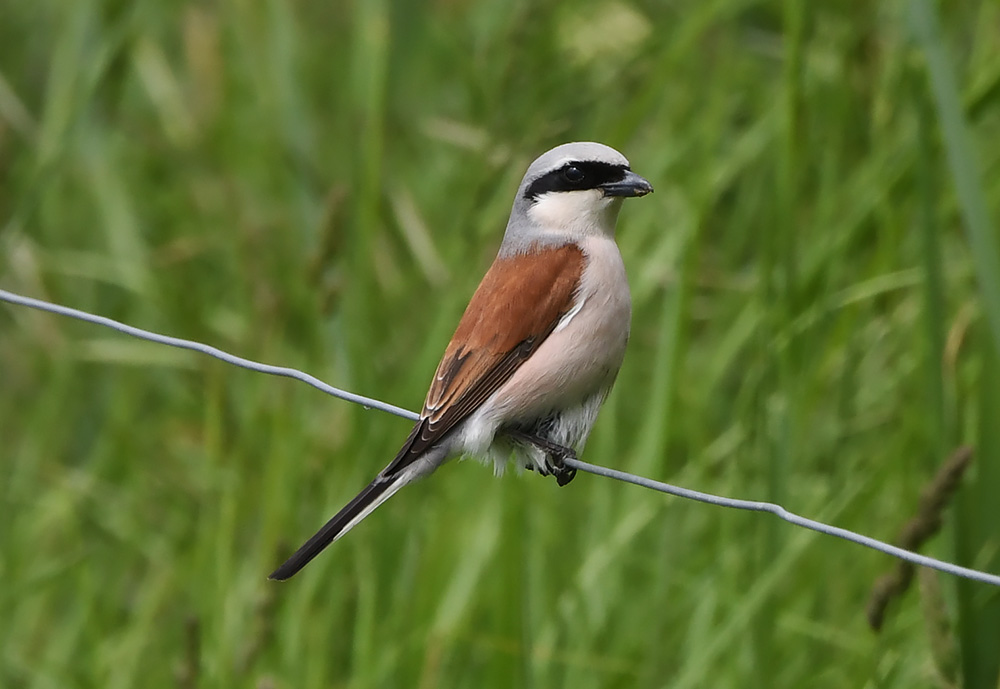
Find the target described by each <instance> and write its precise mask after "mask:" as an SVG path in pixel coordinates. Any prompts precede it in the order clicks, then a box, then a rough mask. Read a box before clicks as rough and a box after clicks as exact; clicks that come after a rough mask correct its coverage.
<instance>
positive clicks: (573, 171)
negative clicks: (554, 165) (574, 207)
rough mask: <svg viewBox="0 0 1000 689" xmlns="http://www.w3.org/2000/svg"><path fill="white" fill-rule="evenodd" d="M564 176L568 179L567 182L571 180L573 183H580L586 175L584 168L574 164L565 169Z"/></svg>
mask: <svg viewBox="0 0 1000 689" xmlns="http://www.w3.org/2000/svg"><path fill="white" fill-rule="evenodd" d="M563 177H564V178H565V179H566V181H567V182H570V183H571V184H579V183H580V182H582V181H583V178H584V177H585V175H584V174H583V170H581V169H580V168H578V167H576V166H574V165H570V166H569V167H567V168H566V169H565V170H563Z"/></svg>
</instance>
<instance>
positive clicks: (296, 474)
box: [0, 0, 1000, 689]
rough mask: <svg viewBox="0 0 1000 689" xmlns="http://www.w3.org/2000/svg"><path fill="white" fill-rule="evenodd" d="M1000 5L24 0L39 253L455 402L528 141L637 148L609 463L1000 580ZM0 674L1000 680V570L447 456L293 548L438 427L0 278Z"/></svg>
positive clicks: (51, 290)
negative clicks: (900, 554) (449, 348)
mask: <svg viewBox="0 0 1000 689" xmlns="http://www.w3.org/2000/svg"><path fill="white" fill-rule="evenodd" d="M998 44H1000V5H998V4H997V3H996V2H991V1H989V0H949V1H948V2H946V3H940V7H937V6H936V5H935V4H934V3H933V2H932V1H931V0H913V1H912V2H905V1H903V0H897V1H894V2H893V1H890V0H884V1H881V2H872V1H870V0H841V1H840V2H796V1H795V0H788V1H786V2H777V1H765V0H760V1H758V2H750V1H747V0H675V1H673V2H669V3H668V2H655V1H653V0H634V1H633V2H630V1H628V0H605V1H603V2H597V1H590V0H586V1H578V2H562V3H535V2H526V1H522V2H514V3H511V2H506V1H504V0H485V1H483V2H476V3H472V2H436V3H403V2H400V3H389V2H387V1H385V0H371V1H369V0H364V1H362V0H357V1H356V2H353V3H349V2H332V3H330V2H318V1H305V0H303V1H300V2H295V3H292V2H284V1H282V0H272V1H271V2H260V3H250V2H229V3H218V2H202V3H193V2H191V3H184V2H177V1H175V2H162V1H160V0H134V1H132V2H124V1H122V0H104V1H99V0H74V1H73V2H57V1H55V0H35V1H34V2H7V3H5V4H4V5H3V7H2V8H0V286H2V287H3V288H4V289H9V290H12V291H16V292H20V293H25V294H30V295H33V296H39V297H42V298H46V299H50V300H53V301H56V302H59V303H62V304H66V305H69V306H73V307H77V308H82V309H86V310H89V311H93V312H96V313H99V314H102V315H106V316H110V317H112V318H116V319H119V320H122V321H125V322H127V323H130V324H133V325H137V326H139V327H144V328H149V329H152V330H156V331H158V332H163V333H166V334H171V335H175V336H179V337H186V338H192V339H197V340H200V341H204V342H208V343H210V344H214V345H216V346H218V347H220V348H223V349H226V350H228V351H232V352H235V353H238V354H240V355H242V356H246V357H250V358H255V359H258V360H263V361H267V362H270V363H277V364H284V365H290V366H296V367H299V368H302V369H304V370H307V371H309V372H311V373H313V374H315V375H317V376H318V377H320V378H322V379H324V380H326V381H329V382H331V383H333V384H335V385H339V386H342V387H344V388H347V389H349V390H352V391H355V392H358V393H361V394H366V395H371V396H375V397H378V398H380V399H384V400H386V401H390V402H393V403H396V404H400V405H402V406H407V407H409V408H417V407H418V406H419V405H420V403H421V401H422V399H423V394H424V392H425V390H426V386H427V383H428V381H429V378H430V376H431V372H432V371H433V369H434V366H435V365H436V363H437V359H438V356H439V355H440V352H441V351H442V349H443V347H444V344H445V343H446V342H447V340H448V338H449V336H450V334H451V331H452V329H453V328H454V326H455V323H456V322H457V319H458V317H459V315H460V314H461V311H462V309H463V307H464V305H465V303H466V301H467V300H468V298H469V296H470V295H471V293H472V291H473V289H474V288H475V286H476V284H477V282H478V280H479V278H480V277H481V275H482V273H483V272H484V270H485V269H486V267H487V265H488V264H489V261H490V260H491V258H492V254H493V252H494V251H495V249H496V247H497V245H498V243H499V241H500V236H501V233H502V230H503V225H504V222H505V220H506V217H507V212H508V209H509V205H510V203H511V199H512V196H513V192H514V190H515V188H516V185H517V182H518V180H519V178H520V176H521V175H522V173H523V171H524V168H525V167H526V165H527V163H528V162H529V161H530V160H531V159H532V158H533V157H534V156H535V155H537V154H538V153H540V152H541V151H543V150H545V149H547V148H548V147H550V146H552V145H554V144H557V143H560V142H563V141H569V140H581V139H584V140H598V141H602V142H605V143H608V144H610V145H612V146H615V147H616V148H619V149H620V150H622V151H623V152H624V153H625V154H626V155H628V156H629V158H630V159H631V161H632V164H633V168H634V169H635V170H636V171H638V172H640V173H641V174H643V175H644V176H646V177H647V178H648V179H650V180H651V181H652V183H653V185H654V186H655V188H656V193H655V194H654V195H653V196H651V197H648V198H645V199H641V200H638V201H634V202H630V203H628V204H627V207H626V208H625V210H624V212H623V214H622V221H621V223H620V226H619V239H620V245H621V247H622V252H623V255H624V257H625V262H626V265H627V266H628V269H629V273H630V280H631V284H632V289H633V298H634V307H635V308H634V323H633V331H632V341H631V344H630V349H629V353H628V356H627V358H626V362H625V366H624V369H623V371H622V373H621V376H620V378H619V381H618V384H617V386H616V388H615V390H614V392H613V394H612V396H611V398H610V400H609V402H608V404H607V406H606V407H605V409H604V411H603V413H602V416H601V418H600V420H599V422H598V426H597V428H596V430H595V432H594V434H593V436H592V439H591V442H590V445H589V447H588V448H587V452H586V453H585V455H584V459H586V460H588V461H591V462H595V463H599V464H607V465H610V466H613V467H617V468H622V469H625V470H629V471H633V472H636V473H640V474H643V475H646V476H650V477H655V478H659V479H662V480H666V481H670V482H672V483H676V484H680V485H684V486H689V487H692V488H697V489H701V490H706V491H710V492H716V493H720V494H725V495H731V496H737V497H745V498H753V499H766V500H772V501H777V502H780V503H782V504H784V505H785V506H786V507H788V508H789V509H791V510H793V511H796V512H799V513H801V514H804V515H808V516H811V517H814V518H817V519H821V520H824V521H827V522H831V523H835V524H837V525H840V526H844V527H847V528H851V529H854V530H857V531H860V532H863V533H866V534H869V535H872V536H875V537H878V538H883V539H892V538H894V537H895V535H896V533H897V531H898V530H899V529H900V528H901V526H902V525H903V524H904V523H905V522H906V520H907V519H909V518H910V517H911V516H912V515H913V514H914V513H915V512H916V511H917V506H918V501H919V497H920V493H921V489H922V487H923V486H924V485H925V484H926V483H927V482H929V481H930V480H931V479H932V477H933V476H934V474H935V472H936V471H937V469H938V467H939V466H940V465H941V463H942V462H943V461H944V459H945V458H946V457H947V456H948V455H949V454H950V452H951V451H952V450H954V449H955V448H956V447H958V446H959V445H962V444H970V445H972V446H974V448H975V456H974V459H973V461H972V463H971V466H970V468H969V470H968V472H967V474H966V475H965V477H964V479H963V481H962V485H961V487H960V489H959V491H958V493H957V494H956V496H955V499H954V501H953V503H952V504H951V506H950V507H949V509H948V511H947V512H946V514H945V527H944V529H943V531H942V532H941V534H940V535H939V536H938V537H937V538H936V539H935V540H933V541H932V542H931V543H929V544H928V545H927V546H926V550H927V552H928V553H931V554H934V555H936V556H939V557H944V558H947V559H950V560H953V561H957V562H959V563H962V564H966V565H970V566H975V567H978V568H982V569H989V570H991V571H994V572H997V571H1000V506H998V501H997V499H996V495H997V494H998V493H1000V423H998V420H1000V287H998V284H1000V269H998V267H997V266H998V262H1000V251H998V248H997V245H998V239H1000V238H998V234H997V230H996V225H995V224H994V223H995V220H996V218H998V217H1000V215H998V213H1000V207H998V206H1000V52H998V51H997V45H998ZM0 381H2V387H0V514H2V518H0V620H2V621H3V622H2V623H0V685H2V686H4V687H10V688H20V687H25V688H27V687H31V688H35V687H39V688H41V687H102V688H108V689H116V688H119V687H161V686H162V687H166V686H179V687H240V686H248V687H260V688H262V689H263V688H265V687H279V688H282V687H288V688H292V687H294V688H311V687H352V688H358V689H360V688H363V687H453V686H454V687H459V686H463V687H464V686H469V687H514V686H518V687H539V688H541V687H573V688H574V689H578V688H587V687H602V688H603V687H673V688H675V689H680V688H685V687H723V688H724V687H740V688H742V687H747V686H751V687H753V686H761V687H805V686H808V687H820V688H824V687H829V688H831V689H833V688H837V689H840V688H841V687H862V686H866V687H892V688H894V687H899V688H903V687H905V688H907V689H910V688H913V687H948V686H957V685H960V686H967V687H975V688H977V689H978V688H981V687H989V688H991V689H995V688H996V687H997V683H998V674H1000V673H998V664H1000V592H998V591H997V590H995V589H991V588H989V587H986V586H983V585H979V584H971V583H967V582H960V581H956V580H954V579H951V578H948V577H943V576H940V575H937V574H926V573H924V574H923V575H922V576H921V577H920V578H919V584H920V585H919V587H915V588H914V590H911V591H910V592H909V593H908V594H907V595H906V596H904V597H902V598H900V599H898V600H896V601H894V602H893V603H892V604H891V606H890V608H889V610H888V613H887V617H886V620H885V624H884V627H883V629H882V631H881V633H878V634H876V633H874V632H872V631H871V630H870V629H869V628H868V626H867V623H866V620H865V605H866V601H867V598H868V593H869V590H870V588H871V587H872V585H873V582H874V581H875V579H876V578H877V577H878V576H879V575H880V574H881V573H883V572H884V571H886V570H887V569H889V568H890V567H891V566H892V564H893V563H892V562H891V561H890V559H889V558H887V557H885V556H883V555H880V554H878V553H875V552H873V551H869V550H866V549H862V548H859V547H858V546H854V545H850V544H847V543H844V542H841V541H838V540H835V539H831V538H827V537H822V536H819V535H816V534H813V533H810V532H806V531H803V530H801V529H796V528H794V527H791V526H789V525H787V524H784V523H782V522H780V521H777V520H775V519H773V518H771V517H768V516H767V515H760V514H744V513H732V512H729V511H724V510H720V509H716V508H712V507H708V506H705V505H701V504H696V503H691V502H686V501H682V500H679V499H675V498H669V497H666V496H663V495H660V494H656V493H653V492H651V491H644V490H641V489H638V488H636V487H632V486H627V485H623V484H618V483H616V482H613V481H609V480H606V479H600V478H597V477H592V476H587V475H580V476H578V477H577V478H576V480H575V481H574V482H573V483H572V484H571V485H570V486H569V487H567V488H562V489H560V488H558V487H557V486H556V484H555V482H554V481H551V480H543V479H541V478H540V477H538V476H535V475H530V474H528V475H524V476H516V475H514V474H510V473H509V474H507V475H506V476H504V477H503V478H501V479H494V478H493V477H492V476H491V475H490V472H489V470H487V469H485V468H484V467H482V466H480V465H479V464H477V463H475V462H461V463H454V464H452V465H449V466H447V467H445V468H444V469H442V470H441V471H439V472H438V474H437V475H436V476H435V477H434V478H433V479H432V480H428V481H426V482H424V483H422V484H420V485H418V486H414V487H411V488H409V489H407V490H404V491H402V492H401V493H400V494H399V495H398V496H397V497H395V498H394V499H393V500H391V501H390V502H389V503H387V504H386V505H385V506H384V507H382V508H380V509H379V510H378V512H376V513H375V514H374V515H373V516H372V517H371V518H370V519H368V520H367V521H366V522H365V523H364V524H363V525H362V526H360V527H359V528H358V529H356V530H355V531H354V532H352V533H351V535H350V536H349V537H348V538H346V539H344V540H343V541H341V542H339V543H337V544H336V545H335V546H334V547H333V548H331V549H330V550H329V551H327V552H326V553H324V554H323V555H322V556H321V557H320V558H319V559H317V560H316V561H315V562H314V563H313V564H312V565H310V566H309V567H308V568H307V569H306V570H305V571H304V572H303V573H302V574H301V575H300V576H298V577H296V578H295V579H293V580H292V581H290V582H288V583H286V584H276V583H274V582H268V581H267V580H266V575H267V574H268V572H270V571H271V570H272V569H273V567H274V566H276V565H277V564H279V563H280V562H281V561H282V559H283V558H284V556H286V555H287V554H288V553H289V552H290V551H291V549H292V548H294V547H296V546H297V545H299V543H300V542H301V541H302V540H303V539H304V538H305V537H307V536H308V535H310V534H311V533H312V532H313V530H314V529H315V528H317V527H318V526H319V525H320V524H321V523H322V522H323V521H324V520H325V519H326V518H327V517H328V516H329V515H330V514H332V512H333V511H334V510H335V509H337V508H338V507H340V506H341V505H342V504H343V503H344V502H345V501H346V500H348V499H349V498H350V497H352V496H353V495H354V493H355V492H356V491H357V490H359V489H360V488H361V487H362V486H363V485H364V484H365V483H366V482H367V481H368V480H369V479H370V478H371V476H373V475H374V474H375V473H376V472H377V471H378V470H379V469H381V468H382V466H384V465H385V464H386V463H387V462H388V460H389V459H390V458H391V456H392V455H393V453H394V451H395V450H396V448H397V445H398V444H399V443H400V442H401V441H402V440H403V438H404V437H405V436H406V433H407V431H408V424H407V423H406V422H405V421H402V420H400V419H397V418H394V417H391V416H387V415H384V414H381V413H377V412H372V411H366V410H364V409H362V408H359V407H355V406H352V405H349V404H347V403H344V402H341V401H337V400H334V399H330V398H327V397H325V396H323V395H322V394H320V393H318V392H316V391H315V390H313V389H311V388H308V387H306V386H303V385H301V384H299V383H296V382H294V381H290V380H285V379H277V378H271V377H266V376H262V375H256V374H252V373H249V372H246V371H242V370H237V369H233V368H231V367H228V366H226V365H224V364H222V363H220V362H217V361H214V360H209V359H207V358H205V357H201V356H196V355H193V354H190V353H185V352H179V351H172V350H168V349H165V348H162V347H158V346H154V345H151V344H147V343H142V342H138V341H133V340H130V339H127V338H124V337H122V336H119V335H117V334H115V333H112V332H110V331H106V330H103V329H100V328H96V327H94V326H88V325H85V324H81V323H77V322H73V321H69V320H66V319H60V318H56V317H53V316H48V315H45V314H41V313H36V312H32V311H30V310H27V309H24V308H17V307H12V306H7V305H4V306H3V307H2V308H0Z"/></svg>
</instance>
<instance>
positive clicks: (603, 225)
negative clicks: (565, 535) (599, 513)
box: [269, 142, 653, 581]
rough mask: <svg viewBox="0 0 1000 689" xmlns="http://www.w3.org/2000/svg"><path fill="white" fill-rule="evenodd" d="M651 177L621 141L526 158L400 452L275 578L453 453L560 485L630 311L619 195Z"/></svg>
mask: <svg viewBox="0 0 1000 689" xmlns="http://www.w3.org/2000/svg"><path fill="white" fill-rule="evenodd" d="M652 191H653V187H652V185H651V184H650V183H649V182H648V181H647V180H646V179H644V178H643V177H641V176H639V175H638V174H636V173H634V172H632V170H631V167H630V165H629V162H628V160H627V159H626V158H625V156H624V155H622V154H621V153H619V152H618V151H616V150H615V149H613V148H611V147H609V146H605V145H603V144H599V143H594V142H574V143H566V144H562V145H560V146H556V147H555V148H553V149H551V150H549V151H547V152H545V153H543V154H542V155H541V156H539V157H538V158H537V159H536V160H535V161H534V162H533V163H531V165H529V166H528V169H527V172H526V173H525V175H524V178H523V179H522V180H521V184H520V186H519V187H518V190H517V194H516V196H515V198H514V204H513V207H512V208H511V212H510V218H509V220H508V221H507V229H506V231H505V232H504V236H503V240H502V242H501V244H500V248H499V251H498V253H497V256H496V259H495V260H494V261H493V264H492V265H491V266H490V268H489V270H488V271H487V272H486V275H485V276H484V277H483V280H482V282H481V283H480V285H479V287H478V288H477V289H476V291H475V293H474V294H473V296H472V299H471V300H470V301H469V305H468V307H467V308H466V309H465V313H464V314H463V315H462V318H461V319H460V321H459V323H458V327H457V329H456V330H455V334H454V335H453V336H452V339H451V341H450V342H449V343H448V346H447V348H446V349H445V352H444V356H443V357H442V358H441V362H440V364H439V365H438V367H437V371H436V372H435V374H434V377H433V379H432V381H431V385H430V389H429V391H428V393H427V398H426V400H425V402H424V406H423V410H422V412H421V414H420V417H419V419H418V420H417V421H416V423H415V425H414V427H413V430H412V431H411V432H410V434H409V436H408V437H407V438H406V441H405V442H404V443H403V446H402V447H401V448H400V450H399V452H398V453H397V454H396V456H395V458H394V459H393V460H392V461H391V462H390V463H389V465H388V466H386V467H385V469H383V470H382V471H381V472H380V473H379V474H378V476H376V477H375V479H374V480H373V481H372V482H371V483H370V484H368V486H367V487H365V489H364V490H362V491H361V492H360V493H359V494H358V495H357V496H356V497H355V498H354V499H353V500H351V501H350V502H349V503H348V504H347V505H346V506H345V507H344V508H343V509H341V510H340V511H339V512H337V514H335V515H334V516H333V517H332V518H331V519H330V520H329V521H328V522H327V523H326V524H325V525H324V526H323V527H322V528H321V529H320V530H319V531H318V532H317V533H316V534H315V535H314V536H313V537H312V538H310V539H309V540H308V541H307V542H306V543H305V544H304V545H303V546H302V547H301V548H299V549H298V550H297V551H296V552H295V553H294V554H293V555H292V556H291V557H290V558H288V560H287V561H286V562H285V563H284V564H282V565H281V566H280V567H278V568H277V569H276V570H275V571H274V572H272V573H271V575H270V576H269V579H274V580H278V581H284V580H286V579H289V578H290V577H292V576H293V575H295V574H296V573H297V572H299V571H300V570H301V569H302V568H303V567H305V566H306V565H307V564H308V563H309V562H310V561H312V559H313V558H315V557H316V556H317V555H318V554H319V553H320V552H321V551H322V550H323V549H324V548H326V547H327V546H328V545H330V544H331V543H333V542H334V541H336V540H337V539H339V538H340V537H341V536H343V535H344V534H345V533H347V532H348V531H350V530H351V529H352V528H354V527H355V526H357V524H358V523H359V522H360V521H361V520H362V519H364V518H365V517H367V516H368V515H369V514H371V512H372V511H373V510H374V509H375V508H377V507H378V506H379V505H381V504H382V503H383V502H385V501H386V500H388V499H389V498H390V497H392V496H393V495H394V494H395V493H396V492H397V491H398V490H399V489H400V488H402V487H403V486H406V485H408V484H410V483H412V482H413V481H416V480H417V479H420V478H423V477H425V476H427V475H429V474H431V473H432V472H433V471H434V470H436V469H437V468H438V467H439V466H440V465H441V464H443V463H444V462H445V461H447V460H448V459H450V458H453V457H456V456H472V457H477V458H479V459H481V460H483V461H485V462H487V463H489V462H492V463H493V465H494V470H495V472H496V473H498V474H499V473H501V472H502V471H503V468H504V467H505V466H506V465H507V464H508V462H510V461H513V462H514V464H515V465H516V466H517V467H519V468H522V469H529V470H532V471H536V472H538V473H540V474H541V475H543V476H548V475H552V476H554V477H555V478H556V481H557V483H558V484H559V485H560V486H563V485H566V484H568V483H569V482H570V481H571V480H572V479H573V477H574V475H575V473H576V471H575V469H573V468H572V467H570V466H568V465H567V464H566V460H567V459H575V458H576V457H577V453H578V452H580V451H582V449H583V445H584V443H585V442H586V440H587V436H588V435H589V434H590V430H591V428H592V426H593V425H594V421H595V419H596V418H597V413H598V411H599V410H600V407H601V405H602V404H603V402H604V400H605V398H606V397H607V395H608V392H609V391H610V390H611V386H612V384H613V383H614V381H615V378H616V377H617V375H618V370H619V369H620V368H621V365H622V360H623V358H624V355H625V346H626V343H627V342H628V337H629V329H630V326H631V318H632V305H631V296H630V292H629V286H628V280H627V278H626V274H625V265H624V261H623V260H622V256H621V253H620V252H619V250H618V245H617V244H616V243H615V226H616V224H617V220H618V214H619V211H620V210H621V207H622V202H623V200H624V199H626V198H629V197H638V196H645V195H646V194H649V193H651V192H652Z"/></svg>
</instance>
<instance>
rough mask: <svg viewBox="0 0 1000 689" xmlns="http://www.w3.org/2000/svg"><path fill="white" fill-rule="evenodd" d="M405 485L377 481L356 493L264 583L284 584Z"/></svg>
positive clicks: (395, 480) (391, 480) (396, 479)
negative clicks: (269, 581) (275, 581)
mask: <svg viewBox="0 0 1000 689" xmlns="http://www.w3.org/2000/svg"><path fill="white" fill-rule="evenodd" d="M406 483H408V482H407V481H405V480H403V479H402V477H401V476H399V475H398V474H397V475H396V476H395V477H393V478H388V479H386V478H381V477H379V478H377V479H375V480H374V481H372V482H371V483H369V484H368V486H367V487H366V488H365V489H364V490H363V491H361V492H360V493H358V495H357V497H355V498H354V499H353V500H351V501H350V502H349V503H347V505H346V506H345V507H344V508H343V509H342V510H340V512H337V514H335V515H334V516H333V518H332V519H330V521H328V522H327V523H326V524H325V525H324V526H323V528H322V529H320V530H319V531H317V532H316V535H315V536H313V537H312V538H310V539H309V540H308V541H306V542H305V545H303V546H302V547H301V548H299V549H298V550H296V551H295V554H294V555H292V556H291V557H290V558H288V560H286V561H285V564H283V565H281V566H280V567H278V569H276V570H274V571H273V572H271V576H269V577H268V579H276V580H277V581H284V580H285V579H289V578H291V577H292V576H294V575H295V574H296V573H297V572H298V571H299V570H300V569H302V568H303V567H305V566H306V565H307V564H309V562H310V561H311V560H312V559H313V558H314V557H316V556H317V555H319V554H320V553H321V552H322V551H323V549H324V548H326V547H327V546H328V545H330V544H331V543H333V542H334V541H335V540H337V539H338V538H340V537H341V536H343V535H344V534H345V533H347V532H348V531H350V530H351V529H352V528H353V527H354V526H355V525H356V524H357V523H358V522H360V521H361V520H362V519H364V518H365V517H367V516H368V515H369V514H370V513H371V512H372V510H374V509H375V508H376V507H378V506H379V505H381V504H382V503H383V502H385V501H386V500H388V499H389V498H390V497H392V494H393V493H395V492H396V491H397V490H399V489H400V488H402V487H403V486H404V485H405V484H406Z"/></svg>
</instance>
